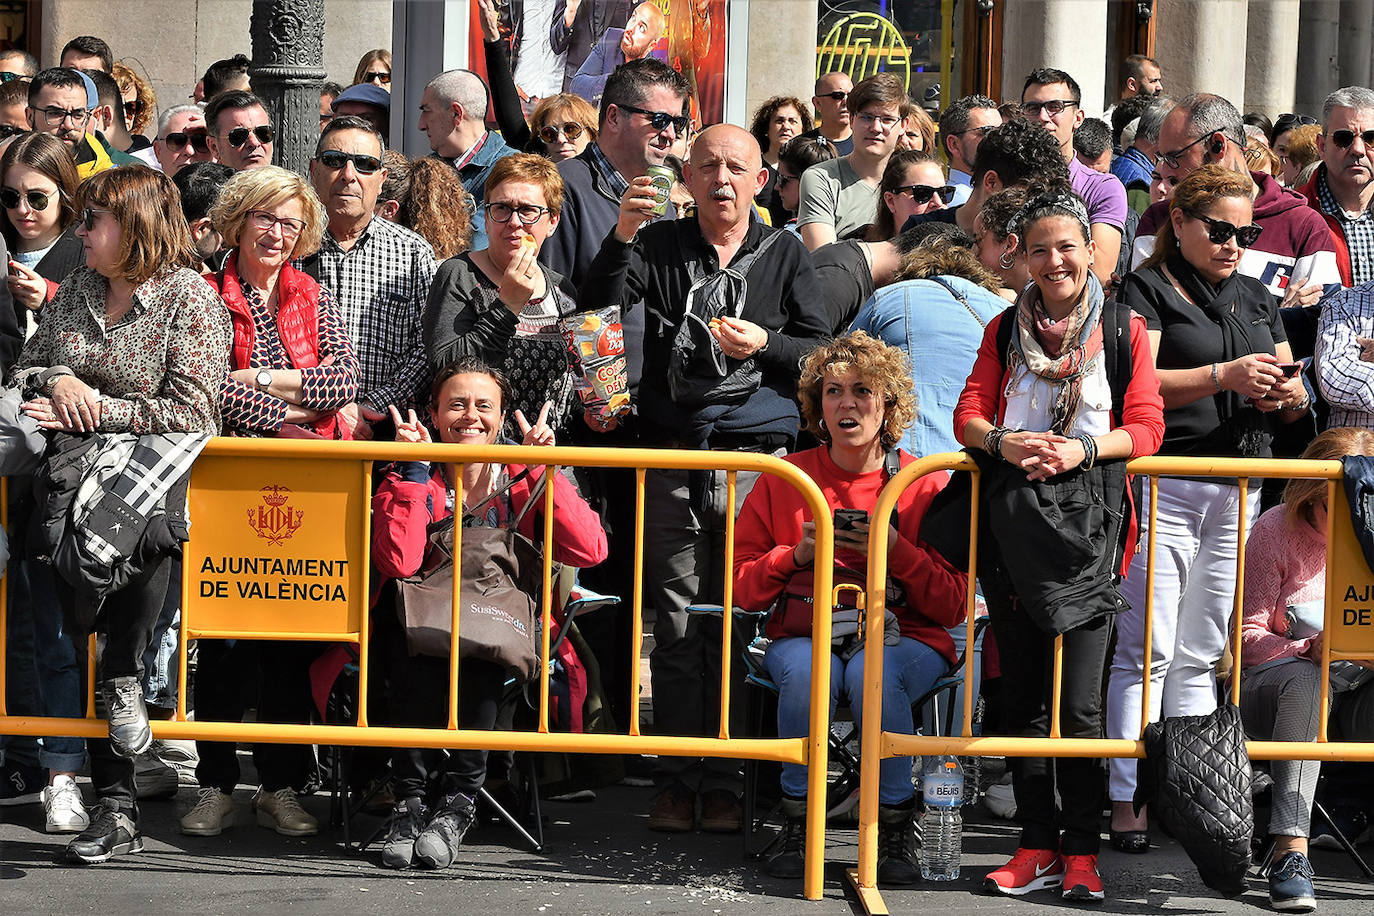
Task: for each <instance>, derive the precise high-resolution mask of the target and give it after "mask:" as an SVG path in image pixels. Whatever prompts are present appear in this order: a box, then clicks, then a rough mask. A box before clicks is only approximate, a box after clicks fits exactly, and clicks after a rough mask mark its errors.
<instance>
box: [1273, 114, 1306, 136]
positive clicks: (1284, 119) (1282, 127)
mask: <svg viewBox="0 0 1374 916" xmlns="http://www.w3.org/2000/svg"><path fill="white" fill-rule="evenodd" d="M1316 123H1317V119H1316V118H1314V117H1311V116H1310V115H1301V114H1293V112H1291V111H1288V112H1284V113H1283V114H1281V115H1279V116H1278V119H1277V120H1275V121H1274V136H1275V137H1277V136H1278V135H1279V134H1281V133H1283V132H1284V131H1289V130H1292V129H1293V128H1295V127H1303V126H1304V125H1307V124H1316Z"/></svg>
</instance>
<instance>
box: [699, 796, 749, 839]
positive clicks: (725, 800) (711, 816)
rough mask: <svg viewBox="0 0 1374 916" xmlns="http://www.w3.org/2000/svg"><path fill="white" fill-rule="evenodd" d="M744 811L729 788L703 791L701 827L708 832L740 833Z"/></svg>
mask: <svg viewBox="0 0 1374 916" xmlns="http://www.w3.org/2000/svg"><path fill="white" fill-rule="evenodd" d="M742 819H743V811H742V810H741V809H740V804H739V799H738V798H736V797H735V793H734V792H731V791H730V790H729V789H710V790H709V791H706V792H702V793H701V829H702V830H705V831H706V832H708V833H739V828H740V821H741V820H742Z"/></svg>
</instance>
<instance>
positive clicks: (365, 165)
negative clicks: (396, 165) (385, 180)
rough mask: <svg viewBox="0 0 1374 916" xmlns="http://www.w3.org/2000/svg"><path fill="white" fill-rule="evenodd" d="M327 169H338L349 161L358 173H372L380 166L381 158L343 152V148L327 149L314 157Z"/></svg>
mask: <svg viewBox="0 0 1374 916" xmlns="http://www.w3.org/2000/svg"><path fill="white" fill-rule="evenodd" d="M315 158H316V159H317V160H318V161H319V162H320V164H321V165H323V166H324V167H325V168H327V169H332V170H334V171H336V172H337V171H340V170H341V169H343V167H344V166H346V165H348V164H349V163H350V162H351V163H353V171H355V172H357V173H358V174H359V175H373V174H375V173H376V172H377V170H378V169H380V168H381V167H382V160H380V159H378V158H377V157H376V156H368V155H364V154H363V153H345V152H344V151H343V150H338V149H327V150H325V151H324V152H322V153H320V154H319V155H318V156H316V157H315Z"/></svg>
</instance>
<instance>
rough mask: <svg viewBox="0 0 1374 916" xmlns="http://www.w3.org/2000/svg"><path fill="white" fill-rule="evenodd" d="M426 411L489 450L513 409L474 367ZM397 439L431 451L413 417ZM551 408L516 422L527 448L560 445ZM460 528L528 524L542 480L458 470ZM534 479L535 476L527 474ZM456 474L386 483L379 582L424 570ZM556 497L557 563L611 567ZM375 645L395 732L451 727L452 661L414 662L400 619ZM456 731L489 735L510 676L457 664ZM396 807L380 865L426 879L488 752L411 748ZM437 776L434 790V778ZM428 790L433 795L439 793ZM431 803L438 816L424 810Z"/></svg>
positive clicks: (504, 389) (580, 508)
mask: <svg viewBox="0 0 1374 916" xmlns="http://www.w3.org/2000/svg"><path fill="white" fill-rule="evenodd" d="M433 392H434V397H433V402H432V403H431V405H430V411H431V414H432V415H433V417H434V426H435V428H436V429H437V430H438V434H439V438H440V440H442V441H444V442H458V443H468V444H471V445H491V444H493V443H496V442H498V441H500V440H501V435H502V430H503V429H504V427H505V423H506V406H505V405H507V404H509V403H510V402H511V400H512V393H511V388H510V383H509V382H508V381H506V378H505V376H504V375H502V374H501V372H500V371H498V370H496V369H492V368H490V367H488V366H487V365H486V363H484V362H483V361H482V360H481V359H479V358H477V357H464V358H462V359H460V360H458V362H456V363H454V364H453V365H451V366H449V367H448V368H446V369H443V370H440V372H439V374H438V376H437V377H436V378H435V380H434V388H433ZM391 411H392V420H393V421H394V422H395V424H396V438H397V440H399V441H403V442H429V441H431V440H430V433H429V430H428V429H427V428H426V427H425V426H424V424H422V423H421V422H420V421H419V420H418V419H417V418H416V416H415V411H413V410H412V411H410V413H409V418H408V420H403V419H402V418H401V415H400V414H399V413H398V412H397V411H396V408H395V407H393V408H391ZM548 412H549V405H547V404H546V405H545V407H544V411H543V413H541V414H540V415H539V417H538V418H537V419H536V420H535V422H534V423H533V425H531V424H530V423H529V422H527V421H526V419H525V417H524V415H523V414H522V413H521V412H520V411H518V410H517V411H516V412H515V421H516V423H517V424H518V425H519V427H520V432H521V433H523V441H522V444H523V445H553V444H554V436H553V430H551V429H550V428H549V425H548V422H547V420H548ZM462 469H463V506H462V510H463V513H464V517H463V525H464V527H469V528H471V527H486V526H489V527H500V526H503V525H505V524H507V523H508V522H507V520H508V519H511V518H517V517H520V514H521V512H522V510H523V509H524V507H525V504H526V503H527V502H528V501H529V499H530V495H531V493H532V492H533V490H534V487H535V486H536V485H537V484H538V482H539V477H540V475H541V474H543V473H545V470H544V469H543V468H538V467H529V468H525V467H522V466H521V465H516V464H507V465H500V464H488V463H485V462H472V463H468V464H464V465H462ZM527 472H528V473H527ZM452 473H453V465H446V464H440V465H435V466H433V467H431V466H430V464H429V463H428V462H423V461H417V462H411V461H403V462H398V463H397V464H395V465H393V466H392V467H391V469H390V470H389V471H387V473H386V475H385V476H384V477H383V478H382V482H381V485H380V486H379V487H378V488H377V495H376V496H374V497H373V499H372V562H373V564H374V565H375V566H376V568H377V574H378V579H379V580H380V581H383V582H385V581H386V580H388V579H403V578H406V577H407V576H411V575H414V574H415V573H416V571H418V570H419V568H420V565H421V563H422V561H423V560H424V555H425V547H426V545H427V544H428V532H429V525H430V523H431V522H435V521H440V520H442V519H445V518H448V517H449V516H450V515H452V514H453V513H454V511H455V509H456V508H457V507H456V506H455V502H456V496H455V488H454V483H455V481H454V480H453V479H452V478H451V476H450V475H451V474H452ZM550 483H551V486H552V487H553V559H554V560H555V561H556V562H559V563H567V564H569V565H571V566H577V567H586V566H595V565H596V564H598V563H600V562H601V561H602V560H604V559H605V558H606V533H605V531H604V530H603V529H602V527H601V519H600V518H598V517H597V514H596V513H595V512H593V511H592V509H591V507H590V506H588V505H587V504H586V503H585V502H584V501H583V500H582V497H581V496H580V495H579V494H578V492H577V490H576V488H575V487H574V486H573V485H572V484H571V483H570V482H569V481H568V479H567V478H566V477H564V476H563V475H562V474H554V475H552V476H551V478H550ZM543 514H544V513H543V501H542V497H540V502H539V503H537V504H536V506H535V508H534V509H533V510H532V511H530V512H529V513H526V514H525V515H524V517H523V518H522V519H521V521H520V525H519V531H520V533H521V534H523V535H525V536H526V537H528V538H530V539H531V540H533V541H535V542H536V543H540V542H541V538H540V534H539V533H540V532H542V531H543V530H544V520H543ZM376 620H377V633H376V639H377V641H378V643H382V644H384V645H385V646H386V647H387V651H385V653H384V657H385V665H386V668H387V671H386V677H387V679H388V681H389V682H390V685H391V688H390V692H389V699H390V703H391V709H390V713H391V718H392V720H393V724H396V725H411V726H433V725H442V724H443V722H444V721H446V713H447V709H446V705H447V701H446V699H445V698H446V697H447V696H448V671H449V660H448V659H446V658H431V657H427V656H421V655H417V656H411V655H409V653H408V652H407V651H406V647H405V635H404V633H402V632H400V628H399V626H397V621H396V615H394V614H390V615H388V614H378V615H377V618H376ZM459 671H460V675H459V677H460V680H461V683H460V684H459V697H460V705H461V707H462V708H461V709H460V710H459V713H458V717H459V722H460V724H461V725H462V726H463V727H464V728H483V729H491V728H494V727H495V725H496V716H497V712H498V707H499V705H500V700H501V695H502V693H503V692H504V690H505V683H506V679H507V672H506V670H505V669H504V668H502V667H501V666H499V665H497V664H495V663H493V662H489V661H485V660H482V659H478V658H464V659H462V661H461V662H460V664H459ZM392 766H393V768H394V772H395V777H396V779H395V784H396V807H395V810H394V811H393V812H392V818H391V824H390V827H389V830H388V832H387V836H386V840H385V841H384V843H383V845H382V863H383V864H384V865H387V866H389V867H391V868H407V867H409V866H410V865H411V864H413V863H414V862H418V863H419V864H421V865H424V866H426V867H428V868H446V867H448V866H449V865H451V864H453V860H454V859H455V858H456V856H457V854H458V849H459V847H460V846H461V844H462V842H463V836H464V835H465V834H466V833H467V831H468V828H469V827H471V826H472V821H473V817H474V811H473V796H474V795H475V794H476V792H477V790H478V789H479V788H481V787H482V782H483V780H484V779H485V777H486V770H487V752H486V751H483V750H456V751H452V752H451V753H449V754H448V756H447V757H444V758H442V759H440V755H438V754H437V753H436V752H433V751H427V750H421V749H419V748H411V749H406V750H399V751H397V752H395V753H394V754H393V757H392ZM436 769H437V770H438V771H439V776H438V779H437V784H436V785H434V786H433V787H431V786H430V780H429V776H428V774H429V773H431V772H433V771H434V770H436ZM431 789H432V791H431ZM431 795H432V801H433V810H432V811H428V810H427V809H426V804H425V802H426V796H431Z"/></svg>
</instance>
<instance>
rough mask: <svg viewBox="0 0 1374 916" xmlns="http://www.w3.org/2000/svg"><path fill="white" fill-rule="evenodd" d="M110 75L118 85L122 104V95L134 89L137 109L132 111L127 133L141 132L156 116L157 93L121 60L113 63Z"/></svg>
mask: <svg viewBox="0 0 1374 916" xmlns="http://www.w3.org/2000/svg"><path fill="white" fill-rule="evenodd" d="M110 76H113V77H114V81H115V83H116V84H117V85H118V86H119V93H120V100H119V103H120V104H121V105H122V104H124V99H123V95H124V93H126V92H128V91H129V90H130V89H132V90H133V91H134V98H135V99H136V100H137V101H138V110H137V111H136V112H135V113H134V120H133V123H131V124H129V125H128V128H129V133H131V134H141V133H143V131H144V130H145V129H146V128H147V127H148V125H149V124H151V123H152V121H153V118H155V117H156V116H157V93H155V92H153V87H152V86H150V85H149V84H148V81H147V80H145V79H144V78H143V77H141V76H139V74H138V71H137V70H134V69H132V68H131V67H129V66H127V65H125V63H124V62H123V61H120V62H119V63H117V64H115V65H114V67H113V68H112V69H111V70H110Z"/></svg>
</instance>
